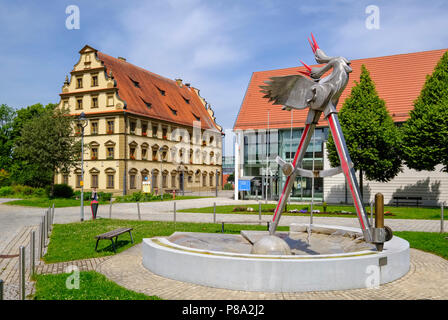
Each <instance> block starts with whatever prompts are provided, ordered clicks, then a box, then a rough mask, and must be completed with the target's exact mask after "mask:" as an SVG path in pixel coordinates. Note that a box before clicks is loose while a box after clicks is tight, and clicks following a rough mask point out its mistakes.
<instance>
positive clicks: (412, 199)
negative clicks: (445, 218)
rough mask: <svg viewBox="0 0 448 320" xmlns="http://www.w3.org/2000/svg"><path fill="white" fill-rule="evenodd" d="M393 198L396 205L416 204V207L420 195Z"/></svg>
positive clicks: (420, 199) (420, 198)
mask: <svg viewBox="0 0 448 320" xmlns="http://www.w3.org/2000/svg"><path fill="white" fill-rule="evenodd" d="M393 199H394V201H395V206H396V207H398V205H399V204H407V205H416V206H417V207H418V206H419V205H420V203H421V201H422V197H393Z"/></svg>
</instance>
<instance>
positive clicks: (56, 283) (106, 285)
mask: <svg viewBox="0 0 448 320" xmlns="http://www.w3.org/2000/svg"><path fill="white" fill-rule="evenodd" d="M70 275H72V274H68V273H62V274H46V275H35V276H34V279H35V280H36V293H35V295H34V297H33V298H34V300H160V298H159V297H157V296H147V295H145V294H143V293H138V292H134V291H131V290H127V289H125V288H123V287H121V286H119V285H117V284H116V283H115V282H113V281H110V280H108V279H107V278H106V277H105V276H103V275H102V274H100V273H98V272H95V271H81V272H80V273H79V289H75V288H74V289H68V288H67V286H66V282H67V280H68V277H69V276H70ZM69 280H71V279H69ZM70 283H73V282H72V281H70Z"/></svg>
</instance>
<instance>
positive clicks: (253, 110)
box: [234, 49, 447, 130]
mask: <svg viewBox="0 0 448 320" xmlns="http://www.w3.org/2000/svg"><path fill="white" fill-rule="evenodd" d="M446 51H447V49H440V50H432V51H423V52H415V53H407V54H397V55H392V56H384V57H377V58H367V59H358V60H351V67H352V69H353V72H352V73H351V74H350V81H349V83H348V85H347V87H346V89H345V90H344V92H343V93H342V95H341V97H340V99H339V103H338V106H337V109H338V110H339V109H340V108H341V107H342V104H343V103H344V100H345V99H346V98H347V97H348V95H349V94H350V92H351V88H352V87H353V86H354V85H355V83H354V81H358V82H359V77H360V73H361V66H362V65H363V64H364V65H365V66H366V67H367V69H368V70H369V72H370V76H371V78H372V80H373V81H374V82H375V86H376V90H377V92H378V95H379V97H380V98H381V99H384V100H385V102H386V106H387V109H388V111H389V114H390V115H391V116H392V118H393V120H394V121H395V122H402V121H405V120H406V119H407V118H408V117H409V112H410V111H411V110H412V109H413V108H414V105H413V103H414V100H415V99H416V98H417V97H418V96H419V95H420V91H421V89H422V88H423V85H424V83H425V81H426V76H427V75H430V74H431V73H432V72H433V70H434V68H435V66H436V64H437V62H438V61H439V60H440V58H441V57H442V55H443V54H444V53H445V52H446ZM299 71H305V68H304V67H294V68H287V69H277V70H269V71H259V72H254V73H253V74H252V78H251V80H250V83H249V87H248V88H247V92H246V95H245V97H244V100H243V103H242V105H241V108H240V111H239V114H238V116H237V119H236V121H235V125H234V129H235V130H247V129H266V128H267V127H268V118H269V127H270V128H277V129H283V128H290V127H291V112H292V113H293V114H292V118H293V125H292V126H293V127H295V128H297V127H298V128H300V127H304V125H305V120H306V116H307V113H308V108H307V109H303V110H294V109H293V111H286V110H282V106H279V105H273V104H272V103H270V102H268V99H265V98H263V95H264V94H263V93H261V92H260V90H261V89H260V87H259V86H260V85H264V82H265V81H267V80H269V78H270V77H278V76H286V75H293V74H298V72H299ZM319 125H320V126H326V125H327V124H326V121H325V120H323V118H321V120H320V121H319Z"/></svg>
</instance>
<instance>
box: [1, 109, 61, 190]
mask: <svg viewBox="0 0 448 320" xmlns="http://www.w3.org/2000/svg"><path fill="white" fill-rule="evenodd" d="M55 106H56V105H55V104H52V103H50V104H47V105H46V106H45V107H44V106H43V105H42V104H40V103H36V104H33V105H31V106H28V107H26V108H22V109H19V110H17V111H16V113H15V117H14V119H13V121H12V130H11V136H10V143H11V145H12V146H13V145H14V144H15V143H16V141H17V139H19V138H20V135H21V133H22V129H23V126H24V125H25V124H26V123H27V122H29V121H31V120H33V119H35V118H36V117H39V116H41V115H42V114H43V113H45V112H46V111H47V110H53V109H54V108H55ZM8 170H9V171H10V175H11V178H10V181H11V182H13V183H17V184H23V185H29V186H32V187H45V186H47V185H50V184H51V178H52V172H51V171H43V170H42V168H40V167H39V166H37V165H36V164H34V163H30V162H29V161H27V160H24V159H22V157H21V155H20V154H18V153H17V152H16V153H15V154H14V153H13V154H12V163H11V164H10V167H9V169H8Z"/></svg>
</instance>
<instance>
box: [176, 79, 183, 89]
mask: <svg viewBox="0 0 448 320" xmlns="http://www.w3.org/2000/svg"><path fill="white" fill-rule="evenodd" d="M174 81H176V83H177V85H178V86H179V87H181V88H182V79H174Z"/></svg>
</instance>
